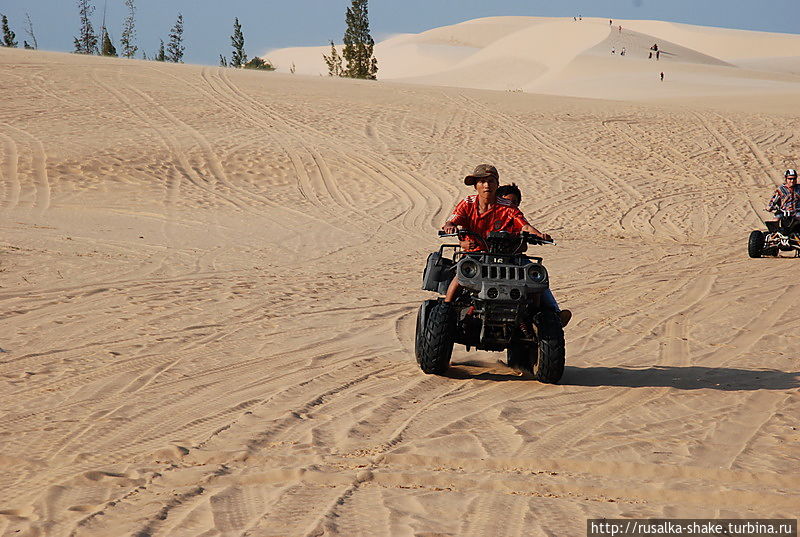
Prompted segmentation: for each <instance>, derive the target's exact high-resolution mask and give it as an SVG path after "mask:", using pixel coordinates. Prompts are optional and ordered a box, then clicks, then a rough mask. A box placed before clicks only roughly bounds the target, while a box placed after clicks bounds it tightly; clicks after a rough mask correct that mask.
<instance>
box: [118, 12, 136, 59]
mask: <svg viewBox="0 0 800 537" xmlns="http://www.w3.org/2000/svg"><path fill="white" fill-rule="evenodd" d="M123 1H124V2H125V7H127V8H128V14H127V15H126V16H125V21H124V22H123V23H122V35H121V36H120V38H119V45H120V47H121V48H122V55H123V56H125V57H126V58H133V55H134V54H136V51H137V50H139V47H137V46H136V6H135V5H134V4H133V0H123Z"/></svg>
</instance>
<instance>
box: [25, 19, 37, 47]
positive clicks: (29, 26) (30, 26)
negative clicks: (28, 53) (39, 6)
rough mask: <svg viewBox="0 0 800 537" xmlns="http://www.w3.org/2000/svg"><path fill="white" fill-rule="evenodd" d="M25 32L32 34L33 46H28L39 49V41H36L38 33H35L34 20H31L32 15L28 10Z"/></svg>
mask: <svg viewBox="0 0 800 537" xmlns="http://www.w3.org/2000/svg"><path fill="white" fill-rule="evenodd" d="M25 33H26V34H28V35H29V36H31V41H33V46H32V47H31V46H30V45H28V47H26V48H33V49H38V48H39V43H38V42H37V41H36V35H35V34H34V33H33V22H32V21H31V16H30V14H29V13H28V12H27V11H26V12H25ZM26 43H27V41H26Z"/></svg>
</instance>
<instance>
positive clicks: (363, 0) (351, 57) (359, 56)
mask: <svg viewBox="0 0 800 537" xmlns="http://www.w3.org/2000/svg"><path fill="white" fill-rule="evenodd" d="M367 1H368V0H353V3H352V5H351V6H350V7H349V8H347V14H346V15H345V22H346V23H347V28H346V29H345V31H344V50H343V51H342V56H343V57H344V59H345V60H347V67H346V68H345V70H344V76H347V77H350V78H366V79H370V80H375V78H376V74H377V73H378V60H377V59H375V56H373V55H372V49H373V48H374V46H375V42H374V41H373V40H372V36H370V35H369V14H368V11H367Z"/></svg>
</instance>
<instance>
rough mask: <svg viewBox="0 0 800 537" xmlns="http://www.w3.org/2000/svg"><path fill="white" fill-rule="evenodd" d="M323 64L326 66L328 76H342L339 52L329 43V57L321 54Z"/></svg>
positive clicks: (342, 70)
mask: <svg viewBox="0 0 800 537" xmlns="http://www.w3.org/2000/svg"><path fill="white" fill-rule="evenodd" d="M322 58H323V59H324V60H325V64H326V65H327V66H328V76H343V75H344V69H342V57H341V56H340V55H339V51H338V50H336V45H334V44H333V41H331V55H330V56H328V55H327V54H324V53H323V54H322Z"/></svg>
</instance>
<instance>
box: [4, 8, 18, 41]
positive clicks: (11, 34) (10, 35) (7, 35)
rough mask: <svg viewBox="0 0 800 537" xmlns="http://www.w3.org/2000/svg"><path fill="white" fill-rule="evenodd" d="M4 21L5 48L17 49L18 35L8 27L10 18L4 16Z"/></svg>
mask: <svg viewBox="0 0 800 537" xmlns="http://www.w3.org/2000/svg"><path fill="white" fill-rule="evenodd" d="M2 21H3V46H4V47H11V48H17V47H18V46H19V43H17V41H16V37H17V36H16V34H14V32H12V31H11V28H9V27H8V17H6V16H5V15H3V16H2Z"/></svg>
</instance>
